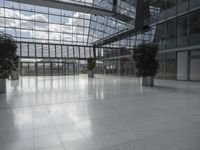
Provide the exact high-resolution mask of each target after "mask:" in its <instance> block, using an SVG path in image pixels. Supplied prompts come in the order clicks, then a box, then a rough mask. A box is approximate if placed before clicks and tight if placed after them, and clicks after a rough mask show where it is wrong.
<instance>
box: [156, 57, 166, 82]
mask: <svg viewBox="0 0 200 150" xmlns="http://www.w3.org/2000/svg"><path fill="white" fill-rule="evenodd" d="M158 62H159V69H158V73H157V75H156V77H157V78H161V79H164V77H165V54H159V55H158Z"/></svg>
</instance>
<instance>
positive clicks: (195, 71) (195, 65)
mask: <svg viewBox="0 0 200 150" xmlns="http://www.w3.org/2000/svg"><path fill="white" fill-rule="evenodd" d="M199 66H200V58H199V59H191V61H190V80H198V81H200V69H199Z"/></svg>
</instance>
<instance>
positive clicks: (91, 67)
mask: <svg viewBox="0 0 200 150" xmlns="http://www.w3.org/2000/svg"><path fill="white" fill-rule="evenodd" d="M95 66H96V60H95V59H94V58H92V57H90V58H88V59H87V70H88V77H89V78H94V68H95Z"/></svg>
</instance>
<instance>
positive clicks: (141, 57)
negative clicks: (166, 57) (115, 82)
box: [133, 44, 159, 77]
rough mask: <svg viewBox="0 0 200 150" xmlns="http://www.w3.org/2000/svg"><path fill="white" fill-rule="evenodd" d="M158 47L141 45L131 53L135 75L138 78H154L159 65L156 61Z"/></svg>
mask: <svg viewBox="0 0 200 150" xmlns="http://www.w3.org/2000/svg"><path fill="white" fill-rule="evenodd" d="M157 51H158V46H157V45H156V44H141V45H138V46H137V48H136V49H135V50H134V52H133V60H134V61H135V66H136V75H137V76H139V77H147V76H152V77H154V76H155V75H156V73H157V70H158V67H159V64H158V60H157V59H156V56H157Z"/></svg>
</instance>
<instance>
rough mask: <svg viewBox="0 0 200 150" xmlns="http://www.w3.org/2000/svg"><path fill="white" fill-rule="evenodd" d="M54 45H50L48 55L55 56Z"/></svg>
mask: <svg viewBox="0 0 200 150" xmlns="http://www.w3.org/2000/svg"><path fill="white" fill-rule="evenodd" d="M55 48H56V47H55V45H50V49H49V50H50V57H56V50H55Z"/></svg>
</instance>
